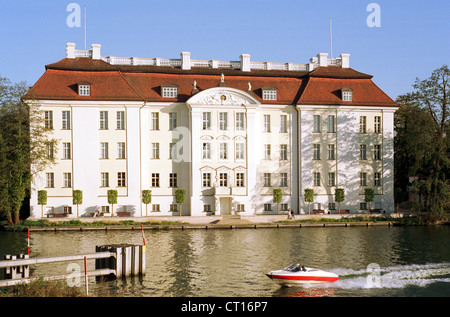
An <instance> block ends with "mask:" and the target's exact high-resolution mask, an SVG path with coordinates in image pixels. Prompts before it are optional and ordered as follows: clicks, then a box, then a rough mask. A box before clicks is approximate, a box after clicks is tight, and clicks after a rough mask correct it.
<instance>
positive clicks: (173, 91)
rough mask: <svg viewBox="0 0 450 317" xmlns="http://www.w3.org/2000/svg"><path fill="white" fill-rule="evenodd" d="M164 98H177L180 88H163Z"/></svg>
mask: <svg viewBox="0 0 450 317" xmlns="http://www.w3.org/2000/svg"><path fill="white" fill-rule="evenodd" d="M162 96H163V98H177V96H178V87H162Z"/></svg>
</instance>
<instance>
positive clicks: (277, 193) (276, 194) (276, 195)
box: [272, 188, 283, 214]
mask: <svg viewBox="0 0 450 317" xmlns="http://www.w3.org/2000/svg"><path fill="white" fill-rule="evenodd" d="M272 195H273V202H274V203H276V204H277V214H279V212H280V208H279V206H280V203H281V199H282V198H283V192H282V191H281V188H274V189H273V190H272Z"/></svg>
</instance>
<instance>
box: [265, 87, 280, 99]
mask: <svg viewBox="0 0 450 317" xmlns="http://www.w3.org/2000/svg"><path fill="white" fill-rule="evenodd" d="M277 97H278V92H277V90H275V89H263V100H277Z"/></svg>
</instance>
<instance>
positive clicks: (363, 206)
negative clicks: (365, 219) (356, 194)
mask: <svg viewBox="0 0 450 317" xmlns="http://www.w3.org/2000/svg"><path fill="white" fill-rule="evenodd" d="M359 209H360V210H367V203H366V202H365V201H364V202H360V203H359Z"/></svg>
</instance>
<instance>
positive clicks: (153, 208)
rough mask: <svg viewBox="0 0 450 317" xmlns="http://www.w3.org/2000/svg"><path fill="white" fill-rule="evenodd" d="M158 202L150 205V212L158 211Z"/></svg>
mask: <svg viewBox="0 0 450 317" xmlns="http://www.w3.org/2000/svg"><path fill="white" fill-rule="evenodd" d="M160 211H161V210H160V209H159V204H153V205H152V212H160Z"/></svg>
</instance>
